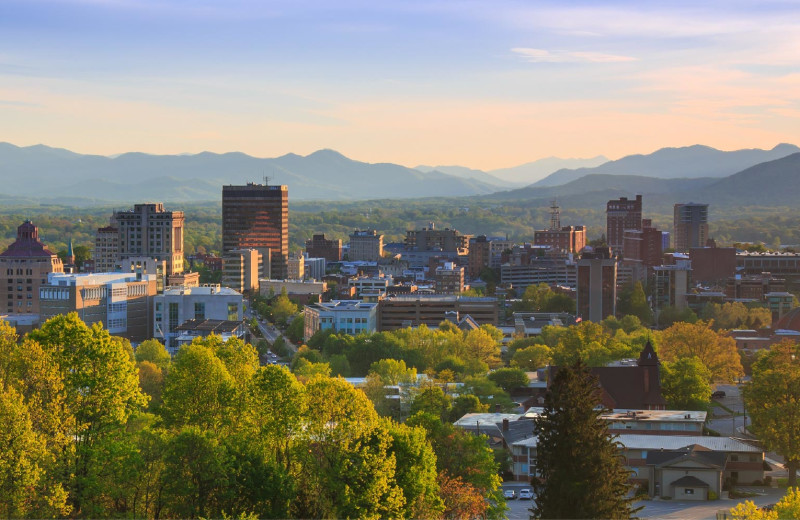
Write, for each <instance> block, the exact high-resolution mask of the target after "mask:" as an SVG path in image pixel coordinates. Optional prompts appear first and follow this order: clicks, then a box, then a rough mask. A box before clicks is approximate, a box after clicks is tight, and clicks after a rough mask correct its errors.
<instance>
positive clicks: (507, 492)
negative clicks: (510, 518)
mask: <svg viewBox="0 0 800 520" xmlns="http://www.w3.org/2000/svg"><path fill="white" fill-rule="evenodd" d="M503 496H504V497H505V498H506V500H514V499H515V498H517V492H516V491H514V490H513V489H506V490H504V491H503Z"/></svg>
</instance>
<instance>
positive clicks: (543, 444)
mask: <svg viewBox="0 0 800 520" xmlns="http://www.w3.org/2000/svg"><path fill="white" fill-rule="evenodd" d="M598 397H599V394H598V383H597V378H595V377H594V376H592V374H591V373H590V372H589V369H588V368H587V367H586V365H584V364H583V363H581V362H578V363H576V364H575V365H572V366H570V367H561V368H560V369H559V370H558V372H557V373H556V375H555V378H554V380H553V383H552V385H551V386H550V389H549V391H548V393H547V396H546V398H545V403H544V404H545V406H544V411H543V413H542V414H541V415H540V416H539V417H537V418H536V420H535V423H534V434H535V435H536V436H537V437H538V443H537V447H536V450H537V458H536V475H537V477H538V478H535V479H534V482H533V487H534V489H535V492H536V501H535V504H534V507H533V508H531V510H530V511H531V518H614V519H616V518H631V517H632V516H633V514H634V513H635V512H636V511H637V509H634V508H633V507H632V505H631V499H629V498H626V497H625V495H626V494H627V492H628V491H629V484H628V476H629V472H628V471H627V470H626V469H625V468H624V466H623V463H622V458H621V456H620V454H619V445H618V443H617V442H615V441H614V437H613V436H612V435H611V434H609V433H608V429H607V427H606V425H605V423H604V422H603V421H601V420H600V417H599V416H600V413H601V410H600V409H599V408H598V407H597V405H598V404H600V403H599V398H598Z"/></svg>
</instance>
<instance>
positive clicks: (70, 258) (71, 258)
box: [66, 237, 75, 265]
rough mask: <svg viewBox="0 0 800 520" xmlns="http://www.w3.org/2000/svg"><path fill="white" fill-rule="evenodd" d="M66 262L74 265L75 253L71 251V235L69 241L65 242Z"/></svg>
mask: <svg viewBox="0 0 800 520" xmlns="http://www.w3.org/2000/svg"><path fill="white" fill-rule="evenodd" d="M66 260H67V262H66V263H67V264H69V265H75V253H74V252H73V251H72V237H70V239H69V243H68V244H67V258H66Z"/></svg>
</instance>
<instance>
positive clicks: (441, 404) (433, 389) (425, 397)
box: [410, 386, 451, 419]
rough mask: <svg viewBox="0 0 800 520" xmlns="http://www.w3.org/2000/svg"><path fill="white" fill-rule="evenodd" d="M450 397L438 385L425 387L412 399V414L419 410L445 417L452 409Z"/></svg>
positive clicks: (441, 417)
mask: <svg viewBox="0 0 800 520" xmlns="http://www.w3.org/2000/svg"><path fill="white" fill-rule="evenodd" d="M450 406H451V405H450V398H449V397H447V396H446V395H445V394H444V391H442V389H441V388H439V387H438V386H428V387H424V388H422V389H421V390H419V391H418V392H417V394H416V395H415V396H414V400H413V401H411V410H410V413H411V415H414V414H416V413H419V412H424V413H429V414H431V415H435V416H436V417H439V418H440V419H444V418H445V417H446V416H447V413H448V412H449V411H450Z"/></svg>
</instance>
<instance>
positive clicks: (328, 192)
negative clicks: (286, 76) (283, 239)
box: [0, 143, 498, 202]
mask: <svg viewBox="0 0 800 520" xmlns="http://www.w3.org/2000/svg"><path fill="white" fill-rule="evenodd" d="M0 176H2V177H3V178H5V179H14V180H15V182H13V183H8V184H6V186H5V193H6V194H7V195H16V196H32V195H33V194H35V195H36V196H37V197H41V198H52V197H74V198H82V199H98V200H104V201H109V202H115V201H121V202H130V201H131V200H151V199H153V198H154V197H155V198H158V199H160V200H164V201H176V202H183V201H197V200H217V199H219V198H220V192H221V186H222V185H223V184H241V183H244V182H247V181H256V182H261V181H262V180H263V178H264V177H265V176H266V177H269V178H270V182H272V183H275V184H287V185H289V186H290V193H291V197H292V199H293V200H304V199H305V200H313V199H316V200H358V199H366V198H415V197H420V196H427V197H435V196H444V195H446V196H456V197H458V196H469V195H477V194H487V193H492V192H495V191H497V189H498V187H497V186H493V185H489V184H486V183H484V182H481V181H478V180H474V179H464V178H458V177H454V176H451V175H446V174H444V173H441V172H436V171H434V172H430V173H423V172H420V171H418V170H414V169H411V168H406V167H404V166H399V165H396V164H386V163H382V164H369V163H364V162H359V161H354V160H352V159H348V158H347V157H345V156H343V155H341V154H339V153H337V152H335V151H333V150H320V151H318V152H314V153H312V154H310V155H308V156H305V157H303V156H300V155H295V154H287V155H284V156H281V157H277V158H274V159H260V158H256V157H251V156H249V155H246V154H243V153H226V154H215V153H210V152H203V153H199V154H196V155H149V154H143V153H126V154H122V155H119V156H117V157H104V156H99V155H82V154H77V153H73V152H70V151H68V150H61V149H56V148H50V147H47V146H42V145H37V146H31V147H25V148H20V147H17V146H14V145H11V144H8V143H0Z"/></svg>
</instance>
